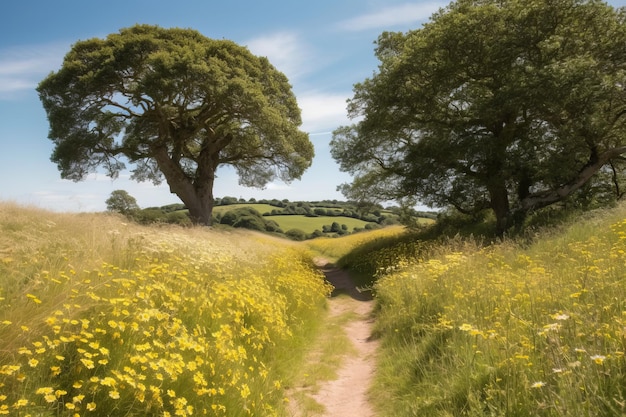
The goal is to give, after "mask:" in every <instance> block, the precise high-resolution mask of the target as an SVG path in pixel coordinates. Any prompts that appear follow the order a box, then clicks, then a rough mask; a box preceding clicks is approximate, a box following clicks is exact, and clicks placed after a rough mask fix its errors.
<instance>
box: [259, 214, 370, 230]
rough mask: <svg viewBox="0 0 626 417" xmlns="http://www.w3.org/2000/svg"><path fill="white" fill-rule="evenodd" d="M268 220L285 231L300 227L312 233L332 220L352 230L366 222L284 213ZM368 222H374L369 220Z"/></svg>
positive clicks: (346, 218)
mask: <svg viewBox="0 0 626 417" xmlns="http://www.w3.org/2000/svg"><path fill="white" fill-rule="evenodd" d="M266 219H268V220H274V221H275V222H276V223H278V225H279V226H280V228H281V229H283V230H284V231H285V232H286V231H287V230H289V229H300V230H302V231H303V232H306V233H312V232H314V231H315V230H316V229H317V230H322V227H323V226H324V225H328V226H330V225H332V224H333V222H337V223H339V224H340V225H342V224H345V225H346V226H348V231H349V232H352V229H354V228H355V227H361V228H363V227H365V225H366V224H368V222H364V221H363V220H359V219H353V218H351V217H339V216H338V217H333V216H319V217H306V216H300V215H284V216H269V217H266ZM369 223H370V224H374V223H371V222H369Z"/></svg>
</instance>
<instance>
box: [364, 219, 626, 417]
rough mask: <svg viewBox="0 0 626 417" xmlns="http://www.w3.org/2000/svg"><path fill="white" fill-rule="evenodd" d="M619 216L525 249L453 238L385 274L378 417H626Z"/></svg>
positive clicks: (625, 253)
mask: <svg viewBox="0 0 626 417" xmlns="http://www.w3.org/2000/svg"><path fill="white" fill-rule="evenodd" d="M624 218H626V208H620V209H617V210H614V211H611V212H602V213H596V215H595V217H591V218H587V219H584V220H582V219H581V221H579V222H577V224H575V225H573V226H571V227H570V228H568V229H567V230H564V231H561V232H559V233H553V234H551V235H543V236H540V237H538V238H537V240H536V242H535V243H534V244H532V245H530V246H528V245H524V246H520V245H517V244H516V243H515V242H505V243H501V244H496V245H492V246H488V247H481V246H480V245H477V244H474V243H472V242H471V241H467V240H453V241H450V242H448V244H445V245H442V246H440V247H437V248H430V249H429V251H428V257H423V258H421V259H420V257H417V258H416V257H411V256H406V257H404V258H403V259H401V260H400V261H398V262H396V265H397V266H396V267H394V268H390V269H389V270H388V271H383V273H382V274H381V279H380V280H379V281H378V283H377V285H376V296H377V302H378V309H379V311H378V316H377V331H378V332H379V334H380V335H382V341H383V343H382V346H383V348H382V354H381V355H380V362H379V370H378V376H377V385H376V388H375V389H374V391H373V392H374V397H375V398H376V401H377V402H378V404H379V408H380V411H381V416H394V417H401V416H426V415H427V416H485V415H487V416H505V415H506V416H580V415H584V416H608V415H625V414H626V362H625V358H624V352H625V351H626V221H625V220H624Z"/></svg>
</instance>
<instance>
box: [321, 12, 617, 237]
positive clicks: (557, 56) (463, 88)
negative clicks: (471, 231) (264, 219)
mask: <svg viewBox="0 0 626 417" xmlns="http://www.w3.org/2000/svg"><path fill="white" fill-rule="evenodd" d="M624 44H626V24H625V23H624V16H623V13H622V12H621V11H618V10H616V9H614V8H613V7H611V6H609V5H607V4H606V3H604V2H600V1H592V0H589V1H587V0H556V1H543V0H537V1H534V0H533V1H527V0H506V1H500V0H487V1H480V2H476V1H472V0H458V1H455V2H452V3H450V4H449V5H448V6H447V7H446V8H444V9H442V10H440V11H439V12H438V13H436V14H435V15H434V16H433V17H432V18H431V20H430V21H429V22H428V23H427V24H425V25H424V26H423V27H422V28H420V29H417V30H413V31H409V32H407V33H388V32H386V33H383V34H382V35H381V36H380V37H379V38H378V42H377V49H376V55H377V57H378V59H379V60H380V66H379V71H378V73H376V74H375V75H374V76H373V77H371V78H369V79H366V80H365V81H363V82H361V83H358V84H356V85H355V87H354V97H353V98H352V100H351V101H350V103H349V113H350V116H352V117H354V118H360V121H359V122H358V123H356V124H355V125H353V126H344V127H341V128H339V129H337V130H336V131H335V132H334V134H333V140H332V142H331V152H332V155H333V157H334V158H335V159H336V160H337V161H338V162H339V164H340V166H341V169H342V170H344V171H346V172H349V173H350V174H353V175H354V181H353V182H352V183H351V184H344V185H343V186H342V191H343V192H344V194H345V195H346V196H347V197H348V198H349V199H351V200H359V201H370V202H372V201H373V202H376V201H386V200H397V201H400V202H408V203H410V204H412V203H413V202H414V200H415V199H417V200H419V201H421V202H422V203H423V204H427V205H430V206H433V207H448V206H453V207H455V208H457V209H458V210H459V211H461V212H464V213H468V214H473V213H479V212H480V211H482V210H484V209H490V210H492V211H493V213H494V215H495V218H496V222H495V225H496V228H497V231H498V232H499V233H503V232H504V231H505V230H507V229H508V228H509V227H511V226H513V225H515V224H521V223H523V221H524V217H525V216H526V215H527V214H528V213H529V212H530V211H532V210H537V209H541V208H543V207H546V206H548V205H551V204H554V203H556V202H559V201H563V199H565V198H567V196H573V197H575V198H576V199H578V198H583V197H584V198H585V199H587V200H588V201H591V202H593V203H594V204H603V203H606V202H607V201H610V200H614V199H615V198H616V197H618V196H619V195H620V187H619V183H620V181H621V176H620V175H614V174H617V173H620V172H621V171H623V169H624V162H623V160H622V159H620V155H621V154H622V153H624V152H626V146H625V145H626V142H625V139H624V138H626V117H624V112H623V108H624V104H625V103H626V92H625V91H624V89H623V88H622V86H623V67H624V64H625V63H626V49H624V47H623V45H624ZM608 167H611V168H613V170H611V169H608ZM594 175H595V176H594ZM590 184H591V185H592V186H591V187H588V186H589V185H590ZM585 187H587V189H584V188H585ZM585 193H587V196H584V194H585ZM592 206H593V204H592Z"/></svg>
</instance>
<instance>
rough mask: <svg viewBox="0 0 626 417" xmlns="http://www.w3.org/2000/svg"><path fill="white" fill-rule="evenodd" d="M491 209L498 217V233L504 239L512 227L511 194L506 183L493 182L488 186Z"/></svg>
mask: <svg viewBox="0 0 626 417" xmlns="http://www.w3.org/2000/svg"><path fill="white" fill-rule="evenodd" d="M487 189H488V191H489V198H490V200H491V209H492V210H493V213H494V214H495V216H496V233H497V234H498V236H500V237H502V236H503V235H504V232H506V230H507V229H508V227H509V226H510V221H509V220H510V219H509V217H510V214H511V207H510V204H509V194H508V192H507V189H506V185H505V184H504V181H500V180H492V182H491V183H490V184H488V186H487Z"/></svg>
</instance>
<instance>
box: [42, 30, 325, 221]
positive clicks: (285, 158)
mask: <svg viewBox="0 0 626 417" xmlns="http://www.w3.org/2000/svg"><path fill="white" fill-rule="evenodd" d="M37 90H38V92H39V95H40V98H41V101H42V103H43V106H44V108H45V110H46V112H47V115H48V120H49V122H50V132H49V138H50V139H51V140H52V141H53V142H54V144H55V148H54V151H53V154H52V157H51V159H52V161H53V162H56V163H57V165H58V167H59V170H60V172H61V176H62V177H63V178H67V179H71V180H75V181H79V180H82V179H84V178H85V176H86V175H87V174H89V173H91V172H94V171H95V170H96V169H97V168H104V169H105V170H106V172H107V174H108V175H110V176H111V177H113V178H115V177H117V176H118V175H119V172H120V171H121V170H123V169H125V168H126V166H125V163H128V162H130V163H131V164H132V166H133V169H132V178H133V179H135V180H138V181H146V180H149V181H153V182H154V183H155V184H158V183H159V182H161V181H162V179H163V177H164V178H165V180H166V181H167V183H168V185H169V187H170V191H171V192H172V193H175V194H176V195H177V196H178V197H179V198H180V199H181V200H182V201H183V203H184V204H185V205H186V206H187V208H188V209H189V213H190V216H191V218H192V220H193V221H195V222H197V223H200V224H210V222H211V215H212V209H213V185H214V181H215V177H216V175H215V174H216V170H217V169H218V167H219V166H221V165H226V164H228V165H231V166H233V167H234V168H235V169H236V171H237V172H238V174H239V181H240V183H241V184H243V185H246V186H254V187H263V186H264V185H266V184H267V183H268V182H269V181H272V180H273V179H275V178H280V179H281V180H283V181H286V182H288V181H290V180H292V179H298V178H300V177H301V175H302V173H303V172H304V170H305V169H307V168H308V167H309V166H310V164H311V161H312V159H313V153H314V152H313V145H312V144H311V142H310V140H309V137H308V134H306V133H304V132H302V131H300V130H299V126H300V124H301V118H300V109H299V108H298V105H297V102H296V99H295V97H294V95H293V93H292V91H291V86H290V85H289V82H288V80H287V78H286V77H285V75H284V74H282V73H281V72H279V71H278V70H277V69H276V68H274V67H273V66H272V65H271V64H270V62H269V61H268V60H267V59H266V58H264V57H257V56H254V55H252V54H251V53H250V52H249V51H248V49H246V48H244V47H242V46H239V45H237V44H235V43H233V42H231V41H228V40H213V39H209V38H207V37H205V36H203V35H201V34H200V33H199V32H197V31H194V30H189V29H177V28H176V29H165V28H160V27H157V26H149V25H137V26H134V27H131V28H126V29H122V30H120V31H119V33H114V34H111V35H109V36H107V37H106V39H98V38H95V39H89V40H85V41H79V42H77V43H76V44H74V45H73V46H72V48H71V50H70V51H69V53H68V54H67V55H66V56H65V59H64V61H63V65H62V67H61V69H60V70H59V71H57V72H54V73H52V74H50V75H49V76H48V77H47V78H46V79H44V80H43V81H42V82H41V83H40V84H39V87H38V89H37Z"/></svg>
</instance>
